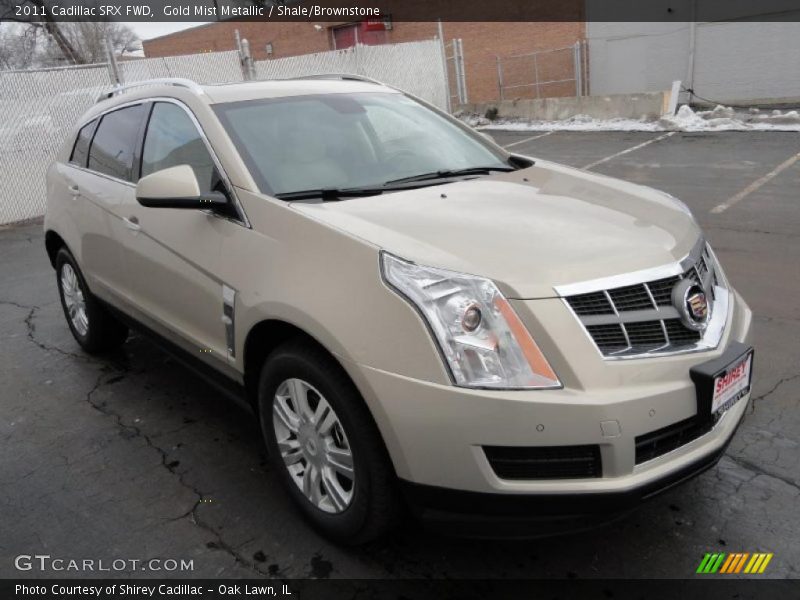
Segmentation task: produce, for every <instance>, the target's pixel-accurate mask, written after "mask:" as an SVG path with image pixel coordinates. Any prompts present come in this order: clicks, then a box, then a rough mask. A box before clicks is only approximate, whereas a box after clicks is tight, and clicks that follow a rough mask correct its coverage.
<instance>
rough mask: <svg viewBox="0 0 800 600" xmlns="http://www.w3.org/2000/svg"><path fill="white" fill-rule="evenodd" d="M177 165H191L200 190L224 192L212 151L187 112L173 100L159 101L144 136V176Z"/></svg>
mask: <svg viewBox="0 0 800 600" xmlns="http://www.w3.org/2000/svg"><path fill="white" fill-rule="evenodd" d="M178 165H189V166H190V167H192V169H193V170H194V174H195V176H196V177H197V181H198V183H199V184H200V192H201V193H207V192H210V191H224V188H223V186H222V182H221V180H220V177H219V174H218V173H217V169H216V167H215V165H214V161H213V159H212V158H211V154H210V153H209V151H208V148H207V147H206V145H205V142H204V140H203V138H202V136H201V135H200V132H199V131H198V130H197V127H196V126H195V124H194V122H193V121H192V119H191V118H190V117H189V115H188V114H186V111H184V110H183V109H182V108H181V107H180V106H177V105H175V104H172V103H170V102H157V103H156V104H155V105H154V106H153V112H152V114H151V115H150V122H149V124H148V126H147V134H146V136H145V139H144V148H143V149H142V174H141V176H142V177H144V176H145V175H150V173H155V172H156V171H161V170H162V169H168V168H169V167H176V166H178Z"/></svg>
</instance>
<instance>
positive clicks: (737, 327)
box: [346, 292, 752, 516]
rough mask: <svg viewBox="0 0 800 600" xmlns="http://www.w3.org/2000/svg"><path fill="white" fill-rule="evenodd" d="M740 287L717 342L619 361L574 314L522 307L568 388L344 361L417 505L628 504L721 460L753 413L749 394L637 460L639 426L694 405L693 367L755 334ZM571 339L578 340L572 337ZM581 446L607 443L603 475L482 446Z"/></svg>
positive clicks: (508, 509) (689, 413)
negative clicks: (515, 387) (528, 476)
mask: <svg viewBox="0 0 800 600" xmlns="http://www.w3.org/2000/svg"><path fill="white" fill-rule="evenodd" d="M733 295H734V302H733V303H732V305H731V307H730V313H729V316H728V319H727V327H726V331H725V333H724V335H723V338H722V340H721V342H720V345H719V347H718V348H716V349H715V350H710V351H706V352H699V353H695V354H685V355H676V356H666V357H660V358H648V359H643V360H641V361H620V362H613V363H612V362H608V361H603V360H602V359H601V358H600V357H599V356H598V355H597V353H596V351H595V350H594V348H593V347H592V346H591V343H590V342H589V340H588V338H587V337H586V336H585V334H583V332H581V331H580V330H578V329H577V328H574V330H573V331H571V330H569V328H570V327H571V326H572V325H574V322H575V321H574V319H572V318H571V319H569V320H562V321H560V322H559V321H557V319H555V318H554V319H551V322H553V323H556V324H557V327H554V328H551V329H547V328H543V326H542V325H541V324H540V323H536V322H534V321H532V320H531V315H532V312H533V311H531V313H530V314H526V312H525V307H524V306H520V305H518V306H516V307H515V308H517V311H518V313H519V314H520V316H521V317H522V318H523V320H527V323H526V325H528V327H529V328H530V329H531V331H533V333H534V337H535V339H536V340H537V342H540V345H541V346H542V349H543V351H544V352H545V355H546V356H547V357H548V359H549V360H550V361H551V364H553V366H554V368H555V369H556V372H557V373H558V374H559V376H560V377H561V379H562V381H563V382H564V384H565V387H564V389H561V390H535V391H492V390H473V389H465V388H459V387H455V386H452V385H442V384H438V383H431V382H426V381H420V380H417V379H412V378H409V377H403V376H400V375H397V374H393V373H389V372H386V371H382V370H378V369H374V368H370V367H365V366H363V365H356V364H352V363H351V364H349V365H346V367H347V368H348V371H349V372H350V373H351V375H352V376H353V378H354V380H355V382H356V384H357V385H358V386H359V388H360V389H361V391H362V394H363V395H364V397H365V399H366V401H367V403H368V405H369V406H370V409H371V411H372V413H373V416H374V417H375V420H376V422H377V424H378V427H379V428H380V430H381V433H382V435H383V437H384V440H385V442H386V445H387V449H388V450H389V454H390V456H391V458H392V461H393V463H394V465H395V469H396V472H397V474H398V476H399V477H400V479H401V480H402V481H404V482H406V485H405V488H406V492H407V496H408V498H409V499H410V500H411V501H412V504H417V505H426V504H430V505H431V506H433V509H434V510H440V509H442V508H449V509H450V510H453V509H456V510H457V511H461V512H463V511H462V510H461V508H459V507H472V508H480V507H481V506H492V505H497V506H498V507H499V508H498V509H490V510H489V512H490V513H491V512H492V511H493V510H496V511H497V512H498V514H510V513H513V512H514V511H521V512H522V513H525V514H532V513H531V511H533V510H538V508H537V507H541V506H548V507H550V510H554V511H556V512H558V513H560V514H564V513H566V514H569V515H573V516H574V515H581V514H584V513H585V512H586V510H585V508H584V507H586V508H588V509H590V510H589V512H590V513H591V512H596V511H595V509H600V512H603V513H607V512H615V511H617V510H626V509H627V508H630V507H632V506H634V505H635V504H637V503H638V502H640V501H641V500H643V499H646V498H648V497H650V496H652V495H654V494H655V493H658V492H659V491H662V490H664V489H666V488H668V487H671V486H672V485H675V484H677V483H680V482H681V481H683V480H684V479H686V478H687V477H691V476H693V475H696V474H697V473H699V472H702V471H703V470H704V469H706V468H708V467H710V466H712V465H713V464H714V463H715V462H716V461H717V460H718V459H719V457H720V456H721V454H722V453H723V452H724V449H725V447H726V446H727V444H728V443H729V442H730V439H731V437H732V436H733V434H734V432H735V430H736V427H737V426H738V424H739V422H740V421H741V419H742V417H743V415H744V412H745V410H746V406H747V404H748V402H749V396H748V397H745V398H743V399H742V400H740V401H739V402H738V403H737V404H735V405H734V406H733V407H732V408H731V409H729V410H728V411H727V412H726V413H725V414H724V415H723V416H722V417H721V418H720V419H719V420H718V421H717V422H716V424H715V425H714V426H713V428H711V429H710V430H709V431H707V432H706V433H703V434H702V435H700V436H699V437H696V438H695V439H692V440H691V441H689V442H688V443H685V444H683V445H681V446H679V447H677V448H675V449H673V450H671V451H669V452H667V453H665V454H662V455H660V456H657V457H656V458H653V459H651V460H639V461H638V464H637V459H636V438H637V437H639V436H644V435H645V434H648V433H651V432H654V431H657V430H661V429H663V428H666V427H669V426H671V425H674V424H676V423H679V422H681V421H685V420H687V419H691V418H692V417H693V416H694V415H695V414H696V411H697V402H696V395H695V387H694V383H693V382H692V380H691V378H690V374H689V371H690V369H691V368H692V367H693V366H695V365H698V364H700V363H703V362H706V361H710V360H712V359H715V358H717V357H719V356H721V355H722V354H723V353H724V352H725V351H726V349H727V348H728V347H729V346H730V345H731V343H732V342H734V341H737V342H741V343H745V344H747V343H749V341H750V329H751V321H752V313H751V312H750V310H749V308H748V307H747V305H746V304H745V303H744V302H743V301H742V300H741V298H740V297H738V295H736V294H735V292H734V293H733ZM536 302H544V303H549V302H551V301H549V300H544V301H536ZM552 302H553V303H559V302H560V301H559V300H554V301H552ZM540 306H543V307H544V308H543V310H539V309H540ZM540 306H537V311H538V313H539V314H541V313H542V312H544V313H547V305H540ZM557 310H558V306H555V308H554V309H553V314H554V315H556V311H557ZM562 310H563V307H562ZM561 336H563V337H561ZM557 337H561V339H560V340H559V342H560V343H558V344H556V338H557ZM564 338H566V339H568V340H575V341H574V343H573V344H565V343H564V342H565V340H564ZM576 357H577V359H576ZM580 445H596V446H598V447H599V451H600V458H601V463H602V476H601V477H592V478H574V479H544V480H543V479H535V480H519V479H513V480H512V479H503V478H501V477H498V476H497V474H496V473H495V471H494V470H493V468H492V466H491V464H490V462H489V460H488V459H487V456H486V454H485V452H484V448H485V447H487V446H504V447H509V446H510V447H540V446H580ZM437 498H438V499H437ZM601 498H606V499H607V500H604V501H600V500H599V499H601ZM498 500H499V502H498ZM534 514H536V513H534ZM538 514H542V513H541V512H540V513H538Z"/></svg>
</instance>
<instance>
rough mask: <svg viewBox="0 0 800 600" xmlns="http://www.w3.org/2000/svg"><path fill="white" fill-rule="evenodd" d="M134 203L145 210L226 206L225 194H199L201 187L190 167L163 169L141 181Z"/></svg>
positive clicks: (137, 185)
mask: <svg viewBox="0 0 800 600" xmlns="http://www.w3.org/2000/svg"><path fill="white" fill-rule="evenodd" d="M136 199H137V200H138V201H139V204H141V205H142V206H146V207H148V208H190V209H204V208H210V209H212V210H213V209H216V210H219V209H221V208H223V207H225V206H227V205H228V198H227V197H226V196H225V194H221V193H220V192H206V193H204V194H202V193H200V184H198V183H197V177H196V176H195V174H194V170H193V169H192V167H190V166H189V165H178V166H177V167H170V168H169V169H162V170H161V171H156V172H155V173H151V174H150V175H147V176H146V177H142V178H141V179H140V180H139V183H138V184H136Z"/></svg>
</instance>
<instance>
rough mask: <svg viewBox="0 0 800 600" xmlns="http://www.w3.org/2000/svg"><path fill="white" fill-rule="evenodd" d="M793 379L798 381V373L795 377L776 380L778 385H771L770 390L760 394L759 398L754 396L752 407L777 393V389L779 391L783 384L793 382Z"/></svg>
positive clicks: (799, 377)
mask: <svg viewBox="0 0 800 600" xmlns="http://www.w3.org/2000/svg"><path fill="white" fill-rule="evenodd" d="M795 379H800V373H798V374H796V375H790V376H789V377H784V378H782V379H779V380H778V383H776V384H775V385H773V386H772V388H771V389H769V390H768V391H766V392H764V393H763V394H761V395H759V396H756V397H755V398H753V405H755V403H756V402H760V401H761V400H764V399H766V398H767V397H769V396H771V395H772V394H774V393H775V392H777V391H778V389H779V388H780V387H781V386H782V385H783V384H785V383H789V382H790V381H794V380H795Z"/></svg>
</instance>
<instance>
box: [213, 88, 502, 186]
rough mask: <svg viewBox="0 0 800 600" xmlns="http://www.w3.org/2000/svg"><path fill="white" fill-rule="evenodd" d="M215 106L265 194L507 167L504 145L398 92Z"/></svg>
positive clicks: (375, 183) (379, 184)
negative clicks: (494, 145) (498, 148)
mask: <svg viewBox="0 0 800 600" xmlns="http://www.w3.org/2000/svg"><path fill="white" fill-rule="evenodd" d="M214 108H215V110H216V112H217V115H218V116H219V118H220V120H221V122H222V124H223V126H224V127H225V129H226V130H227V132H228V134H229V135H230V137H231V139H232V140H233V142H234V144H236V146H237V149H238V150H239V153H240V154H241V156H242V158H243V159H244V161H245V162H246V164H247V167H248V169H249V170H250V172H251V174H252V175H253V178H254V179H255V180H256V183H257V184H258V186H259V188H260V190H261V191H262V192H264V193H266V194H271V195H286V194H291V193H292V192H299V191H303V190H314V189H333V188H335V189H346V188H372V187H380V186H382V185H384V184H386V183H387V182H390V181H396V180H399V179H405V178H408V177H415V176H418V175H424V174H429V173H436V172H439V171H442V172H444V171H460V170H463V169H470V168H482V169H492V168H498V169H508V168H509V165H508V163H507V162H505V161H504V157H503V156H502V155H501V154H500V153H499V152H495V151H493V150H492V149H490V148H489V147H488V145H486V144H483V143H481V142H480V141H478V140H476V139H474V138H473V137H471V136H469V135H468V134H467V133H465V132H464V131H463V130H462V129H461V128H459V127H458V126H457V125H455V124H453V123H451V122H450V121H448V120H447V119H446V118H444V117H442V116H441V115H439V114H437V113H436V112H434V111H432V110H430V109H428V108H426V107H425V106H423V105H421V104H419V103H418V102H415V101H414V100H412V99H410V98H408V97H407V96H405V95H403V94H399V93H386V92H378V93H359V94H326V95H313V96H292V97H286V98H275V99H262V100H252V101H243V102H230V103H226V104H218V105H215V107H214ZM429 183H432V182H428V183H420V184H419V185H427V184H429Z"/></svg>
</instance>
